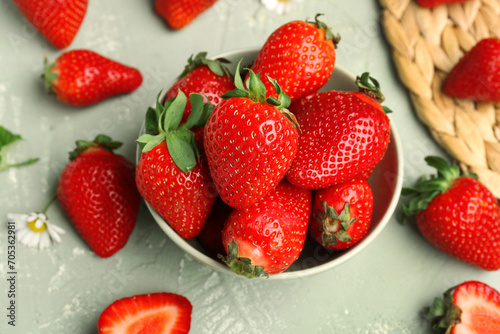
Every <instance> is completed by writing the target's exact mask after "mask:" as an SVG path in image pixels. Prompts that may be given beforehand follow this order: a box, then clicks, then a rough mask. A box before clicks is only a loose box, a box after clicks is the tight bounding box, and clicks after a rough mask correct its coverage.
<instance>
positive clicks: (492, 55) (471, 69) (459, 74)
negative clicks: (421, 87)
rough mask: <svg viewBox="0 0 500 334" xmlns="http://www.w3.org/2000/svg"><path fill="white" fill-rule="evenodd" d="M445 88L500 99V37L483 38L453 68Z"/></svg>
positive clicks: (460, 95) (483, 98)
mask: <svg viewBox="0 0 500 334" xmlns="http://www.w3.org/2000/svg"><path fill="white" fill-rule="evenodd" d="M442 89H443V92H444V93H445V94H447V95H449V96H452V97H458V98H462V99H472V100H475V101H482V102H493V103H500V39H499V38H486V39H483V40H481V41H479V42H478V43H477V44H476V45H475V46H474V47H473V48H472V49H471V50H470V51H469V52H467V53H466V54H465V55H464V56H463V57H462V59H460V61H459V62H458V63H457V64H456V65H455V66H454V67H453V68H452V69H451V71H450V72H449V73H448V75H447V76H446V78H445V81H444V82H443V86H442Z"/></svg>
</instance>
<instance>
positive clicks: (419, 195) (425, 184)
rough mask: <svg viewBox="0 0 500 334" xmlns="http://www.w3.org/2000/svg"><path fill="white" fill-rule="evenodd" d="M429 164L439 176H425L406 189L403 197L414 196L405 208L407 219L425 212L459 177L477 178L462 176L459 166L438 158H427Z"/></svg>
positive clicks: (402, 192)
mask: <svg viewBox="0 0 500 334" xmlns="http://www.w3.org/2000/svg"><path fill="white" fill-rule="evenodd" d="M425 161H426V162H427V164H428V165H429V166H431V167H434V168H436V170H437V174H436V175H431V176H430V177H429V178H427V176H426V175H423V176H422V177H421V178H420V179H419V180H418V181H417V183H416V184H415V186H413V187H404V188H403V189H402V191H401V195H402V196H413V198H412V199H411V200H410V201H409V204H408V205H404V206H403V214H404V215H405V216H407V217H409V216H413V215H415V214H416V213H418V212H420V211H422V210H425V209H426V208H427V206H428V205H429V203H430V202H431V201H432V200H433V199H434V198H435V197H436V196H437V195H439V194H441V193H444V192H445V191H446V190H448V189H449V188H450V187H451V186H452V185H453V183H454V181H455V180H456V179H457V178H459V177H473V178H477V176H476V175H474V174H472V173H467V174H461V173H460V169H459V167H458V166H457V165H455V164H452V163H449V162H448V161H446V160H445V159H443V158H441V157H437V156H428V157H426V158H425Z"/></svg>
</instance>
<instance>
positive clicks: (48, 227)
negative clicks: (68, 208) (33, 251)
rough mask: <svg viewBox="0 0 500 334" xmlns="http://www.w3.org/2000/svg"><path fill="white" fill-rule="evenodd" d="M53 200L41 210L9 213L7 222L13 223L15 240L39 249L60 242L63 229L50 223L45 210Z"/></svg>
mask: <svg viewBox="0 0 500 334" xmlns="http://www.w3.org/2000/svg"><path fill="white" fill-rule="evenodd" d="M54 200H55V197H54V198H53V199H52V200H51V201H50V202H49V203H48V204H47V205H46V206H45V208H44V210H43V211H42V212H30V213H28V214H16V213H9V214H7V218H8V220H9V222H14V223H15V231H16V238H17V240H18V241H19V242H20V243H21V244H23V245H26V246H28V247H38V248H39V249H44V248H49V247H50V245H51V244H52V243H60V242H61V236H60V235H61V234H64V233H65V232H64V230H63V229H62V228H60V227H59V226H56V225H54V224H52V223H51V222H50V221H49V219H48V218H47V216H46V215H45V211H46V210H47V208H48V207H49V205H50V204H51V203H52V202H53V201H54Z"/></svg>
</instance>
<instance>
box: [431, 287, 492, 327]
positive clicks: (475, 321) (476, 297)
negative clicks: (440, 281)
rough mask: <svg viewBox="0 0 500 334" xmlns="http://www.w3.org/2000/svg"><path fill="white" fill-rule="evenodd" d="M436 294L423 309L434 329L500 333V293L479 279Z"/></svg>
mask: <svg viewBox="0 0 500 334" xmlns="http://www.w3.org/2000/svg"><path fill="white" fill-rule="evenodd" d="M443 296H444V298H443V299H440V298H435V299H434V302H433V303H432V305H431V306H430V307H426V308H424V310H423V313H424V315H425V317H426V318H427V319H428V320H429V321H430V322H431V323H432V327H433V329H434V332H435V333H442V334H445V333H446V334H495V333H500V293H499V292H498V291H497V290H495V289H494V288H492V287H491V286H489V285H486V284H484V283H482V282H478V281H466V282H463V283H461V284H459V285H457V286H456V287H453V288H451V289H449V290H448V291H446V292H445V293H444V294H443Z"/></svg>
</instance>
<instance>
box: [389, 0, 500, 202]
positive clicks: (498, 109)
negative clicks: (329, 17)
mask: <svg viewBox="0 0 500 334" xmlns="http://www.w3.org/2000/svg"><path fill="white" fill-rule="evenodd" d="M379 2H380V5H381V6H382V14H381V15H382V16H381V17H382V25H383V29H384V32H385V35H386V38H387V41H388V43H389V44H390V45H391V52H392V58H393V61H394V64H395V66H396V69H397V71H398V74H399V78H400V79H401V82H402V83H403V84H404V85H405V87H406V88H407V89H408V91H409V95H410V99H411V102H412V104H413V107H414V109H415V112H416V114H417V116H418V118H419V119H420V120H421V121H422V122H423V123H424V124H425V125H426V126H427V127H428V129H429V131H430V133H431V134H432V136H433V137H434V139H435V140H436V142H437V143H438V144H439V145H440V146H441V147H442V148H443V149H445V150H446V151H447V152H448V153H449V154H450V155H451V156H452V157H453V158H454V159H456V160H457V161H458V162H460V164H461V167H462V168H464V169H466V170H470V171H472V172H474V173H476V174H477V175H478V176H479V179H480V180H481V181H482V182H483V183H484V184H485V185H486V186H488V187H489V188H490V190H491V191H492V192H493V194H494V195H495V196H496V197H497V198H500V105H498V104H497V105H495V104H491V103H474V102H473V101H470V100H462V99H452V98H450V97H448V96H446V95H444V94H443V93H442V92H441V90H440V87H441V83H442V81H443V79H444V77H445V76H446V73H448V72H449V71H450V70H451V68H452V67H453V66H454V65H455V64H456V63H457V61H458V60H459V59H460V58H461V57H462V56H463V54H464V52H466V51H468V50H470V49H471V48H472V47H473V46H474V45H475V44H476V43H477V42H478V41H480V40H481V39H483V38H486V37H492V36H494V37H500V0H470V1H467V2H465V3H461V4H452V5H443V6H438V7H435V8H434V9H426V8H422V7H420V6H419V5H418V4H417V3H416V2H415V0H379Z"/></svg>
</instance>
